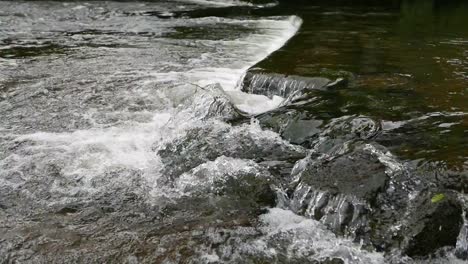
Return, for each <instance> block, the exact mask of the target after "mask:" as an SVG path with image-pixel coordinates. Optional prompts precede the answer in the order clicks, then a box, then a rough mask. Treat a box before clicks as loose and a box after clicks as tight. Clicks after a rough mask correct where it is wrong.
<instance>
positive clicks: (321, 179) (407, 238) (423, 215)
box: [289, 142, 462, 256]
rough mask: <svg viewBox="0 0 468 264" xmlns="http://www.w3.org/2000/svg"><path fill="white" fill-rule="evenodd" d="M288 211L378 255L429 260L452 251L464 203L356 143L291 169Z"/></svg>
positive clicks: (381, 152) (379, 152) (371, 147)
mask: <svg viewBox="0 0 468 264" xmlns="http://www.w3.org/2000/svg"><path fill="white" fill-rule="evenodd" d="M292 176H293V178H294V181H293V182H292V185H291V188H292V189H290V191H289V193H290V197H291V204H290V208H291V209H292V210H293V211H294V212H296V213H298V214H300V215H304V216H307V217H311V218H314V219H316V220H319V221H320V222H322V223H324V224H325V225H326V226H327V227H328V228H329V229H330V230H332V231H333V232H334V233H335V234H338V235H345V236H349V237H351V238H353V239H354V240H355V241H361V242H363V245H364V246H365V247H368V246H372V247H374V248H376V249H377V250H380V251H386V252H389V251H392V250H395V249H397V250H399V249H401V250H402V252H403V253H404V254H407V255H409V256H426V255H429V254H431V253H434V252H436V251H437V250H438V249H440V248H443V247H446V246H450V247H454V246H455V244H456V241H457V237H458V235H459V233H460V229H461V226H462V208H461V204H460V201H459V200H458V199H457V197H456V195H455V194H454V193H453V192H452V191H446V190H443V189H437V188H435V187H434V186H433V185H432V184H430V183H429V182H426V181H425V180H424V179H421V178H419V177H417V175H416V174H412V173H410V172H408V171H407V170H406V169H405V167H404V166H403V165H401V164H400V163H398V161H397V160H395V159H394V158H393V157H392V156H390V155H389V154H387V151H386V150H385V148H383V147H382V146H379V145H372V144H365V143H363V142H354V143H351V144H349V145H348V146H347V147H346V148H345V151H344V152H343V153H340V154H338V155H336V154H334V155H321V156H318V157H317V156H309V157H308V158H306V159H303V160H301V161H300V162H298V163H297V164H296V166H295V168H294V169H293V172H292Z"/></svg>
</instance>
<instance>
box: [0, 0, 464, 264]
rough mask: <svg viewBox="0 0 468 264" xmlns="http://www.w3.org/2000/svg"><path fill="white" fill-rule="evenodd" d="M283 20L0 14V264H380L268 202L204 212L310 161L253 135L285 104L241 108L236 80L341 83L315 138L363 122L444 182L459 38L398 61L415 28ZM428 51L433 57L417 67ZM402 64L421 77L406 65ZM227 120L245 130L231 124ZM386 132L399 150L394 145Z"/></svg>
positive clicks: (329, 11)
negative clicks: (347, 118) (295, 77)
mask: <svg viewBox="0 0 468 264" xmlns="http://www.w3.org/2000/svg"><path fill="white" fill-rule="evenodd" d="M278 7H281V8H282V9H280V11H278ZM226 10H228V11H229V12H228V13H226ZM292 10H297V9H295V8H294V6H289V5H287V6H284V4H283V5H280V6H276V7H275V4H274V3H273V4H267V5H265V4H261V5H254V4H251V3H245V2H241V1H234V0H233V1H227V0H226V1H225V0H223V1H221V0H219V1H214V0H213V1H210V0H206V1H203V0H200V1H195V0H194V1H189V0H186V1H184V0H180V1H169V0H168V1H156V2H100V1H92V2H82V1H71V2H58V1H0V234H1V235H0V263H10V262H11V263H15V262H18V263H103V262H109V263H114V262H115V263H140V262H141V263H220V262H221V263H305V262H312V261H324V260H326V259H332V258H340V259H342V260H343V261H344V262H345V263H383V262H384V261H390V260H388V258H386V257H385V256H384V255H383V254H382V253H375V252H369V251H366V250H362V249H360V245H359V244H358V243H353V242H352V241H351V240H350V239H347V238H341V237H337V236H335V235H334V234H333V233H332V232H331V231H329V230H328V229H327V228H325V226H324V225H323V224H322V223H320V222H317V221H314V220H311V219H307V218H304V217H302V216H298V215H295V214H293V213H292V212H291V211H289V210H285V208H283V209H280V208H279V207H282V206H281V203H279V204H277V206H275V205H270V207H271V208H266V207H265V208H262V209H261V210H257V209H255V210H253V211H252V210H247V209H245V210H244V208H249V206H251V205H250V204H249V201H244V200H242V199H240V201H237V200H235V198H231V197H229V196H228V198H226V199H225V198H219V197H220V196H219V194H223V193H228V194H229V193H230V192H231V191H232V190H231V189H230V188H232V189H233V190H234V191H233V192H237V191H238V189H236V188H239V189H241V190H242V189H244V188H246V189H248V188H250V187H249V185H246V186H244V185H242V183H243V182H244V179H248V180H251V179H253V180H252V181H253V182H257V181H258V182H262V183H263V182H268V181H269V179H270V178H269V173H270V172H268V171H266V169H265V168H264V166H263V162H275V164H279V166H280V167H281V166H284V167H287V166H292V165H291V164H294V163H295V162H296V161H297V160H299V159H301V158H303V157H304V156H305V155H307V153H308V151H309V150H307V149H306V148H305V147H304V146H300V145H295V144H292V143H290V142H289V141H288V140H286V139H285V138H284V137H282V135H280V134H278V133H276V132H275V131H271V130H268V129H265V127H263V126H262V125H261V124H259V122H258V121H257V120H256V119H255V118H252V119H250V118H251V117H254V116H255V115H258V114H262V113H264V112H268V111H270V110H272V109H275V108H277V107H278V106H280V105H281V104H282V103H283V98H282V97H279V96H277V97H272V98H270V97H267V96H263V95H255V94H249V93H244V92H241V86H242V84H241V83H242V78H243V76H244V74H245V73H246V72H247V70H248V69H249V68H251V67H254V66H255V67H261V68H263V69H264V70H265V71H272V72H277V73H283V74H299V75H303V76H317V75H320V76H322V75H323V76H327V77H329V76H330V75H333V76H335V75H336V76H338V75H340V74H343V72H345V74H349V73H351V74H352V76H353V78H352V85H351V86H350V87H351V88H349V89H348V90H345V91H341V92H338V94H336V93H331V94H328V93H324V94H320V95H319V96H323V97H322V98H321V99H323V100H322V101H323V102H324V103H323V104H322V105H319V106H318V108H314V107H313V106H307V107H305V108H304V109H303V110H305V111H309V113H310V114H311V115H312V116H314V118H322V120H323V122H328V121H330V120H331V119H334V118H337V117H339V116H341V115H343V114H366V115H369V116H372V117H377V118H379V119H381V121H382V126H383V127H384V131H388V137H382V139H381V141H382V142H384V143H388V145H389V147H390V148H391V149H392V148H393V149H394V150H395V152H396V153H398V154H401V157H402V158H405V159H409V160H412V161H413V160H415V161H419V159H423V161H424V162H425V161H433V160H435V161H438V162H443V163H446V164H448V166H452V164H453V166H454V168H458V169H459V168H460V167H461V168H463V167H464V166H465V167H466V157H467V153H466V147H467V145H466V144H467V142H466V139H467V137H466V133H467V132H466V125H467V123H466V121H467V119H466V116H467V115H466V111H467V108H466V107H467V105H466V100H465V99H466V94H465V93H466V86H465V84H466V83H465V82H466V80H467V78H466V75H463V74H464V72H465V70H466V67H465V66H466V65H465V61H464V60H465V59H466V56H465V55H466V51H465V49H464V48H465V47H466V45H465V44H466V41H465V39H464V35H462V34H456V36H453V35H450V32H449V33H447V35H448V37H440V36H439V35H437V34H436V33H437V32H439V31H440V29H439V31H437V30H438V29H437V28H435V29H434V32H436V33H434V34H436V35H435V37H434V38H433V39H432V40H431V41H429V42H428V43H424V44H421V43H420V42H418V41H417V40H418V38H416V39H414V42H415V43H416V44H414V46H411V43H409V44H408V45H399V46H397V48H395V45H397V44H399V43H401V42H400V41H401V39H405V40H408V39H412V38H413V37H414V36H413V35H412V34H413V33H411V32H410V33H408V32H407V31H406V30H407V29H408V26H406V25H405V23H409V24H410V25H413V22H411V21H408V22H405V20H404V19H397V17H398V16H399V15H398V14H396V13H394V12H393V11H387V10H386V9H385V11H382V10H375V11H372V10H373V9H372V8H370V10H368V9H366V8H364V9H362V8H361V7H359V8H358V9H356V10H355V9H351V10H348V9H346V8H345V10H341V9H340V8H337V7H316V6H310V7H307V8H305V9H303V10H302V11H300V12H298V11H292ZM363 10H364V11H363ZM401 10H403V11H401V12H404V13H403V15H404V14H406V13H405V12H411V10H412V9H411V6H408V7H405V6H403V7H402V9H401ZM418 10H419V9H418ZM454 10H464V9H454ZM459 12H460V14H462V13H463V12H462V11H459ZM450 14H451V13H450ZM361 16H364V17H366V19H367V18H371V19H375V20H376V21H378V22H379V23H378V25H379V26H372V25H371V24H372V23H371V22H366V21H368V20H363V19H360V18H359V17H361ZM409 16H410V15H409ZM311 17H313V19H311ZM330 17H331V18H333V19H332V20H333V21H334V22H333V23H330V22H328V21H329V19H330ZM403 18H405V16H403ZM458 18H459V19H461V20H463V19H464V17H463V16H462V15H459V16H458ZM350 21H351V22H352V23H348V22H350ZM394 21H400V22H399V23H401V28H400V27H398V25H399V24H398V23H397V25H396V26H395V25H394ZM357 22H359V23H357ZM365 23H369V24H368V25H367V24H365ZM434 23H435V22H434ZM447 23H452V22H450V21H449V22H447ZM453 23H458V21H454V22H453ZM390 25H391V26H390ZM330 26H332V27H330ZM352 28H355V29H354V30H353V29H352ZM388 28H391V29H392V30H396V31H397V32H399V33H398V34H397V36H398V38H396V39H395V37H394V36H395V34H394V33H395V32H393V31H389V29H388ZM449 28H453V30H454V31H455V33H457V32H456V30H459V31H460V32H464V28H462V27H459V28H457V27H454V26H453V27H452V26H450V27H449ZM417 29H419V28H416V29H415V30H416V31H417ZM298 30H299V33H298ZM408 30H409V29H408ZM296 33H298V35H296ZM345 33H346V34H345ZM371 33H375V34H378V36H379V37H376V36H374V35H372V36H371ZM455 33H453V34H455ZM343 34H345V36H346V38H344V41H343V38H341V41H338V40H337V39H336V38H337V36H341V37H343ZM444 34H445V33H443V34H442V36H445V35H444ZM463 34H464V33H463ZM295 35H296V36H295ZM293 36H295V37H294V38H293V39H291V38H292V37H293ZM290 39H291V41H290V42H288V41H289V40H290ZM436 40H437V41H436ZM287 42H288V44H287V45H286V46H284V45H285V44H286V43H287ZM333 43H335V44H333ZM356 43H358V44H359V43H360V44H359V45H356ZM369 45H370V46H369ZM434 45H435V46H434ZM359 47H361V49H362V50H361V51H359V52H358V51H356V50H355V49H359ZM381 47H382V48H381ZM402 47H405V48H402ZM436 48H437V49H440V50H441V51H440V55H438V58H435V57H430V58H429V57H427V56H428V55H427V54H434V52H433V49H436ZM278 49H280V50H279V51H278V52H276V53H274V52H275V51H277V50H278ZM394 50H395V51H394ZM414 50H421V52H422V53H423V55H421V60H420V61H418V59H417V58H408V57H407V56H410V55H409V54H413V55H414V56H419V55H415V54H417V53H414ZM386 52H387V53H386ZM391 52H396V53H397V54H392V53H391ZM435 53H437V54H439V52H435ZM272 54H273V55H272ZM298 54H307V56H303V55H298ZM270 55H271V56H270ZM398 56H403V58H404V59H405V60H403V59H402V60H400V61H398ZM411 56H412V55H411ZM431 56H432V55H431ZM388 58H392V59H388ZM265 59H266V60H265ZM356 61H360V63H361V64H360V65H358V64H355V62H356ZM382 61H385V62H386V63H389V65H386V64H385V63H382ZM407 62H408V63H407ZM429 62H431V63H432V64H430V63H429ZM410 63H415V65H416V66H415V65H411V64H410ZM435 63H440V64H443V65H445V66H446V67H445V66H444V67H440V68H437V67H438V66H436V65H438V64H435ZM395 64H397V66H398V67H397V66H396V65H395ZM291 65H294V67H291ZM418 65H419V66H421V67H423V66H424V67H429V68H430V69H435V70H434V71H432V70H431V72H435V73H437V75H436V74H435V73H434V75H431V76H432V77H430V78H429V77H428V79H424V76H426V75H425V72H427V71H429V70H428V68H425V69H421V70H419V69H418ZM431 67H432V68H431ZM446 69H451V70H450V72H449V73H445V72H444V71H445V70H446ZM324 72H325V73H326V74H325V73H324ZM444 74H446V75H444ZM420 76H423V77H420ZM434 76H435V77H434ZM447 76H449V77H451V79H448V77H447ZM420 78H422V79H420ZM446 83H450V84H451V85H450V88H447V89H448V90H447V89H444V90H443V91H442V89H439V88H438V87H441V86H442V85H444V84H446ZM393 84H396V87H393ZM217 85H220V86H217ZM219 87H221V88H222V89H219ZM425 87H427V89H425ZM389 94H390V95H392V94H394V95H395V97H394V98H393V97H392V98H391V100H390V99H389V98H388V95H389ZM403 94H405V95H407V94H410V95H412V96H413V97H411V98H413V99H414V100H411V101H408V102H407V101H402V100H403V99H402V95H403ZM399 96H400V97H399ZM404 98H405V99H404V100H407V97H404ZM431 98H436V99H434V100H436V101H434V102H432V103H429V100H432V99H431ZM386 99H388V100H390V101H386ZM218 100H219V101H218ZM223 100H227V101H223ZM447 100H449V101H447ZM450 100H452V101H450ZM369 101H371V102H375V104H370V103H368V102H369ZM219 102H221V103H220V104H218V103H219ZM224 103H226V105H225V104H224ZM227 103H229V104H227ZM231 103H232V104H233V106H230V104H231ZM388 106H392V107H393V108H391V109H389V108H388ZM233 112H236V113H237V112H241V113H242V115H241V116H243V117H242V118H243V122H240V123H236V122H230V121H228V120H229V118H227V117H229V115H231V114H232V113H233ZM420 123H422V124H420ZM407 124H409V125H408V127H407ZM413 124H416V125H413ZM434 124H436V125H437V129H436V131H432V130H431V131H427V129H426V127H427V126H429V127H431V128H433V125H434ZM399 129H403V130H402V131H403V132H404V133H406V134H408V137H406V136H405V137H404V138H402V139H401V143H400V141H398V140H396V139H395V135H396V136H397V137H399V136H400V135H401V134H402V133H403V132H399ZM421 130H422V132H421ZM394 131H396V132H395V134H393V132H394ZM408 131H409V132H408ZM404 133H403V134H404ZM406 134H405V135H406ZM426 135H427V136H428V137H430V138H436V139H435V140H434V141H427V140H424V136H426ZM414 138H417V139H418V141H415V140H414ZM421 142H425V143H427V144H422V143H421ZM441 145H443V146H444V148H442V147H441ZM406 153H411V154H406ZM434 153H435V154H434ZM284 164H286V165H284ZM401 166H403V165H401ZM243 177H245V178H243ZM249 177H253V178H249ZM246 181H247V180H246ZM239 182H240V185H239V186H237V184H238V183H239ZM279 185H280V184H279ZM248 190H251V189H248ZM252 190H253V191H256V190H255V188H254V189H252ZM207 197H208V198H207ZM277 200H279V201H280V200H281V199H277ZM463 240H464V238H461V241H462V242H463ZM402 261H406V260H402ZM407 261H411V260H407ZM437 261H439V262H441V263H450V262H454V263H455V262H456V261H459V262H461V261H460V260H456V259H455V258H453V257H452V256H451V255H449V257H448V258H447V259H446V258H442V259H439V260H437Z"/></svg>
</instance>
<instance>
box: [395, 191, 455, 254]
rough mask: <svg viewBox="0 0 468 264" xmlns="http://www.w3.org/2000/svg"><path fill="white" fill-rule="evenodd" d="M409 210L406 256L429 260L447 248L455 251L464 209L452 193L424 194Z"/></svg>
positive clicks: (406, 229)
mask: <svg viewBox="0 0 468 264" xmlns="http://www.w3.org/2000/svg"><path fill="white" fill-rule="evenodd" d="M410 209H411V210H409V212H410V215H409V217H408V222H409V224H408V225H407V226H406V228H405V231H404V233H405V234H406V235H405V240H406V241H405V244H406V245H405V246H404V252H405V253H406V254H407V255H408V256H411V257H413V256H426V255H429V254H431V253H433V252H435V251H436V250H437V249H439V248H441V247H444V246H451V247H455V245H456V243H457V237H458V235H459V233H460V229H461V227H462V224H463V218H462V208H461V205H460V202H459V201H458V199H457V197H456V195H455V194H454V193H452V192H449V191H447V192H442V193H434V192H423V193H421V194H420V195H418V197H417V198H416V201H415V203H414V205H413V206H412V207H411V208H410Z"/></svg>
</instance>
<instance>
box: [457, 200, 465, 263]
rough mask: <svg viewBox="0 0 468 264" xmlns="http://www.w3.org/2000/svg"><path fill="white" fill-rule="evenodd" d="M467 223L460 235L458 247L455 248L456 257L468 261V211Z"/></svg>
mask: <svg viewBox="0 0 468 264" xmlns="http://www.w3.org/2000/svg"><path fill="white" fill-rule="evenodd" d="M464 215H465V221H464V224H463V227H462V229H461V231H460V234H459V235H458V241H457V247H456V248H455V256H457V257H458V258H460V259H463V260H468V210H467V209H465V214H464Z"/></svg>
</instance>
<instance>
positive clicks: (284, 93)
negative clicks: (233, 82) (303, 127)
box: [242, 72, 343, 98]
mask: <svg viewBox="0 0 468 264" xmlns="http://www.w3.org/2000/svg"><path fill="white" fill-rule="evenodd" d="M342 81H343V80H342V79H338V80H337V81H335V82H332V81H331V80H329V79H327V78H323V77H303V76H295V75H289V76H288V75H283V74H276V73H256V72H248V73H247V74H246V75H245V78H244V81H243V88H242V90H243V91H244V92H248V93H253V94H261V95H265V96H268V97H270V98H272V97H273V96H281V97H283V98H291V97H295V96H297V95H298V93H299V94H300V93H301V92H302V91H304V90H325V89H327V88H328V87H332V86H335V85H337V84H339V83H342Z"/></svg>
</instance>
